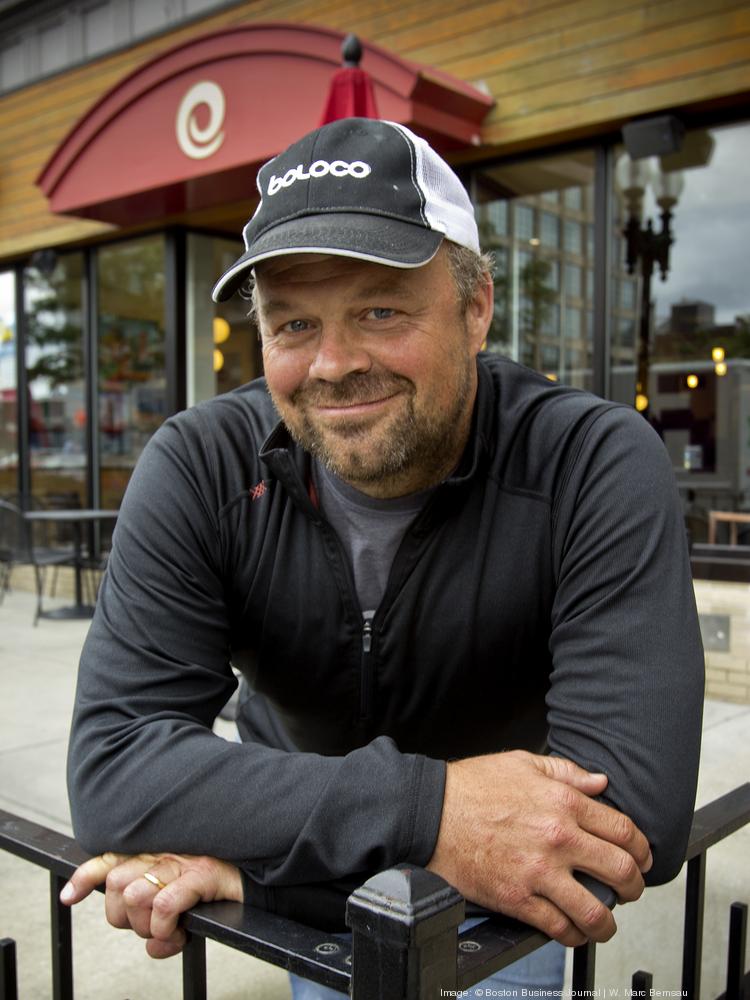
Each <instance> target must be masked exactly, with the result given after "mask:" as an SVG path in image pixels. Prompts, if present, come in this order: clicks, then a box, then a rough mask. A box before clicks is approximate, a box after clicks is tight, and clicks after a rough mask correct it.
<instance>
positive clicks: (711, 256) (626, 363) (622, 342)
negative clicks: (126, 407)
mask: <svg viewBox="0 0 750 1000" xmlns="http://www.w3.org/2000/svg"><path fill="white" fill-rule="evenodd" d="M748 158H750V126H748V125H739V126H731V127H726V128H717V129H711V130H708V131H707V130H696V131H694V132H688V133H687V135H686V137H685V142H684V144H683V147H682V149H681V150H680V151H679V152H677V153H674V154H671V155H670V156H667V157H662V158H661V159H660V160H657V159H654V160H653V161H649V162H648V163H647V164H646V169H645V170H642V171H641V172H642V173H643V174H644V175H645V174H646V173H647V174H648V176H646V177H645V180H646V181H647V183H644V177H640V178H636V181H638V183H632V184H630V186H631V187H634V188H638V189H640V190H637V191H634V192H633V194H632V195H631V197H634V196H636V195H637V196H638V197H639V198H640V199H641V209H642V211H641V218H642V225H644V226H645V224H646V220H647V219H649V218H650V219H652V220H653V224H654V227H655V228H656V229H657V230H658V229H659V226H660V223H659V221H658V219H659V214H660V205H659V202H661V204H662V206H663V205H664V203H665V202H667V203H668V204H669V207H670V210H671V212H672V218H671V229H672V237H673V242H672V245H671V246H670V247H669V259H668V273H667V276H666V280H664V281H662V280H659V278H658V277H657V275H656V273H655V274H654V280H653V282H652V284H651V288H650V295H648V294H644V287H643V277H642V273H643V272H642V261H640V260H639V262H638V266H637V267H636V269H635V274H634V278H633V279H629V280H628V279H625V280H624V281H623V282H622V284H621V286H620V295H619V298H618V299H617V300H615V303H614V308H615V311H616V319H615V322H614V323H613V329H614V330H615V332H616V340H615V341H614V343H613V347H612V364H613V369H612V393H613V395H614V397H615V398H616V399H620V400H622V401H623V402H628V403H631V404H632V402H633V399H634V397H635V395H636V382H637V381H638V378H639V374H638V368H639V358H640V359H641V361H642V359H643V357H644V356H645V357H646V359H647V367H646V369H645V378H643V379H642V387H641V388H642V394H643V396H644V397H645V399H646V400H647V411H646V412H647V414H648V419H649V420H650V422H651V423H652V424H653V425H654V427H655V428H656V429H657V431H658V432H659V433H660V435H661V437H662V438H663V440H664V444H665V446H666V448H667V451H668V452H669V455H670V456H671V459H672V465H673V467H674V469H675V473H676V475H677V479H678V483H679V485H680V487H681V492H682V496H683V500H684V504H685V510H686V515H687V518H688V526H689V528H690V531H691V536H692V538H693V541H705V540H706V537H707V519H708V511H709V510H750V282H748V264H747V245H748V240H749V239H750V203H749V202H748V199H747V177H746V164H747V162H748ZM677 174H679V175H681V178H682V181H683V184H684V186H683V187H682V190H680V183H679V178H678V183H677V184H675V176H676V175H677ZM620 186H621V189H622V187H623V184H622V179H621V185H620ZM628 194H629V192H627V191H626V192H625V195H624V196H623V197H617V198H616V200H615V203H614V204H615V225H616V227H617V229H618V230H619V231H622V230H624V229H625V226H626V223H627V218H628V208H629V205H628V201H627V195H628ZM675 196H678V200H677V201H676V202H675V201H674V198H675ZM670 203H671V204H670ZM621 252H622V256H621V257H620V266H622V263H623V262H624V259H625V253H626V249H625V241H624V240H623V241H622V251H621ZM657 264H658V262H657ZM644 342H645V343H644ZM721 351H723V352H724V357H723V358H721V359H720V360H719V361H717V360H716V359H715V358H716V357H719V354H720V352H721ZM724 366H726V367H724ZM720 540H721V539H720ZM740 540H741V541H742V540H743V539H742V538H741V539H740ZM744 541H745V542H746V543H750V537H745V539H744Z"/></svg>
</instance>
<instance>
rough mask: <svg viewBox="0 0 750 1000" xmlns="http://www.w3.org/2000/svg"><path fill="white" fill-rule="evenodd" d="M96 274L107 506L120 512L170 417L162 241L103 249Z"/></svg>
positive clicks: (103, 497) (103, 485)
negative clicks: (143, 457)
mask: <svg viewBox="0 0 750 1000" xmlns="http://www.w3.org/2000/svg"><path fill="white" fill-rule="evenodd" d="M97 272H98V281H99V345H98V368H99V371H98V384H99V454H100V468H101V503H102V506H103V507H118V506H119V505H120V501H121V500H122V496H123V493H124V492H125V487H126V486H127V483H128V480H129V478H130V473H131V472H132V470H133V467H134V466H135V463H136V461H137V459H138V456H139V455H140V454H141V452H142V451H143V448H144V446H145V444H146V442H147V441H148V439H149V438H150V437H151V435H152V434H153V433H154V431H155V430H156V429H157V428H158V427H159V425H160V424H161V423H162V421H163V420H164V418H165V416H166V398H167V397H166V371H165V357H164V240H163V238H162V237H161V236H150V237H147V238H145V239H137V240H128V241H127V242H123V243H118V244H115V245H113V246H108V247H103V248H102V249H100V250H99V252H98V254H97Z"/></svg>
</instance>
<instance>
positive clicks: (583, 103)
mask: <svg viewBox="0 0 750 1000" xmlns="http://www.w3.org/2000/svg"><path fill="white" fill-rule="evenodd" d="M254 21H290V22H294V23H309V24H319V25H324V26H327V27H331V28H336V29H338V30H341V31H356V32H357V33H359V34H360V35H361V37H362V38H364V39H366V40H368V41H371V42H374V43H377V44H378V45H382V46H383V47H385V48H387V49H389V50H391V51H393V52H394V53H396V54H397V55H400V56H403V57H405V58H408V59H413V60H415V61H417V62H421V63H427V64H430V65H434V66H437V67H439V68H441V69H444V70H447V71H448V72H450V73H453V74H454V75H456V76H458V77H460V78H462V79H464V80H467V81H469V82H472V83H479V82H481V83H482V84H483V85H484V86H487V87H488V88H489V89H490V92H491V93H492V94H493V96H494V97H495V99H496V101H497V104H496V106H495V108H494V109H493V110H492V111H491V113H490V115H489V116H488V118H487V120H486V123H485V128H484V130H483V137H484V140H485V145H484V146H483V147H482V149H481V150H480V151H479V155H493V156H494V155H503V153H504V152H510V151H517V150H519V149H524V148H532V147H536V146H540V145H543V144H549V143H552V142H559V141H565V140H567V139H570V138H575V137H578V136H583V135H594V134H596V132H598V131H602V130H608V129H611V128H613V127H617V126H619V125H620V124H621V123H622V122H623V121H625V120H627V119H628V118H631V117H633V116H636V115H643V114H648V113H652V112H658V111H660V110H663V109H672V108H679V107H680V106H689V105H700V104H703V103H705V102H706V101H711V100H717V99H722V98H727V97H731V96H737V95H750V4H748V3H747V2H746V0H708V2H707V0H481V2H480V0H464V2H463V3H461V4H460V5H458V4H456V3H455V2H454V0H421V2H420V0H370V2H366V0H365V2H360V3H356V2H341V0H253V2H247V3H244V4H242V3H240V4H237V5H236V6H234V7H232V8H231V9H229V10H225V11H222V12H221V13H219V14H216V15H214V16H212V17H208V18H206V19H204V20H203V21H200V22H196V23H193V24H191V25H188V26H187V27H184V28H182V29H180V30H178V31H175V32H172V33H171V34H169V35H165V36H161V37H159V38H155V39H151V40H150V41H148V42H144V43H142V44H140V45H137V46H134V47H133V48H131V49H128V50H125V51H122V52H117V53H115V54H113V55H111V56H107V57H105V58H102V59H99V60H96V61H95V62H92V63H89V64H87V65H85V66H81V67H78V68H77V69H74V70H71V71H69V72H67V73H65V74H61V75H60V76H59V77H56V78H53V79H51V80H47V81H44V82H42V83H39V84H35V85H33V86H31V87H27V88H25V89H23V90H21V91H18V92H16V93H12V94H9V95H7V96H6V97H4V98H0V135H1V136H2V139H3V143H2V150H3V152H2V154H0V259H8V258H11V257H14V256H18V255H21V254H23V253H26V252H29V251H31V250H33V249H35V248H37V247H40V246H50V245H56V244H62V243H66V242H71V241H74V240H84V239H88V238H91V237H94V236H97V235H101V234H104V233H107V232H108V231H109V230H110V228H111V227H108V226H105V225H102V224H99V223H94V222H90V221H82V220H76V219H73V218H69V217H68V218H66V217H56V216H53V215H51V214H50V213H49V212H48V210H47V205H46V200H45V199H44V197H43V196H42V194H41V193H40V192H39V191H38V189H37V188H36V187H35V185H34V178H35V177H36V176H37V174H38V173H39V171H40V170H41V168H42V166H43V165H44V163H45V161H46V160H47V158H48V157H49V155H50V154H51V152H52V151H53V150H54V148H55V147H56V145H57V144H58V143H59V142H60V141H61V140H62V138H63V137H64V136H65V134H66V133H67V132H68V130H69V129H70V128H71V127H72V126H73V124H74V123H75V122H76V120H77V119H78V118H79V117H80V116H81V115H83V114H84V113H85V112H86V111H87V110H88V108H89V107H90V106H91V105H92V104H93V103H94V102H95V101H96V100H98V98H99V97H101V96H102V95H103V94H104V93H105V92H106V91H107V90H108V89H109V88H110V87H112V86H114V85H115V84H116V83H117V82H118V81H120V80H121V79H122V78H123V77H124V76H126V75H127V74H128V73H131V72H132V71H133V70H135V69H137V68H138V67H139V66H140V65H142V64H143V63H144V62H145V61H147V60H149V59H151V58H153V57H154V56H156V55H158V54H159V53H161V52H164V51H166V50H167V49H169V48H171V47H173V46H174V45H177V44H180V43H181V42H184V41H187V40H189V39H190V38H193V37H195V36H197V35H200V34H203V33H205V32H208V31H213V30H216V29H219V28H222V27H225V26H229V25H232V24H240V23H248V22H254ZM258 96H259V97H260V98H261V99H264V95H258ZM323 96H324V95H321V104H322V101H323ZM249 99H252V95H249ZM470 155H471V156H472V157H474V156H476V155H477V151H472V152H471V154H470ZM226 214H227V216H228V217H230V216H231V215H232V212H231V211H229V212H227V213H226Z"/></svg>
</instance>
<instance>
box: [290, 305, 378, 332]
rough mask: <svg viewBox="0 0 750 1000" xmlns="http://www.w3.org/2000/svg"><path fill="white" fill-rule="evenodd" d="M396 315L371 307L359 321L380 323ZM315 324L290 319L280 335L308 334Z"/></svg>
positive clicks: (305, 320)
mask: <svg viewBox="0 0 750 1000" xmlns="http://www.w3.org/2000/svg"><path fill="white" fill-rule="evenodd" d="M395 315H396V310H395V309H389V308H387V307H385V306H373V307H372V308H371V309H367V310H366V311H365V312H364V313H362V315H361V319H360V321H361V322H362V321H363V322H365V323H367V322H370V323H372V322H373V321H375V322H382V321H384V320H389V319H393V317H394V316H395ZM315 326H316V323H315V322H314V321H313V320H307V319H291V320H289V322H287V323H284V325H283V326H282V327H281V332H282V333H297V334H300V333H308V332H309V331H310V330H312V329H314V328H315Z"/></svg>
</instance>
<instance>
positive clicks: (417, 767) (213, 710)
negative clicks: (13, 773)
mask: <svg viewBox="0 0 750 1000" xmlns="http://www.w3.org/2000/svg"><path fill="white" fill-rule="evenodd" d="M196 426H197V421H196V419H195V418H194V417H190V418H189V419H188V420H180V419H179V418H178V419H176V420H170V421H168V422H167V423H166V424H165V425H164V426H163V427H162V428H161V429H160V431H159V432H158V433H157V434H156V435H155V436H154V438H152V440H151V442H150V443H149V445H148V446H147V448H146V449H145V451H144V453H143V455H142V457H141V459H140V461H139V463H138V466H137V468H136V470H135V472H134V474H133V476H132V479H131V482H130V484H129V487H128V490H127V492H126V496H125V498H124V501H123V505H122V509H121V512H120V516H119V518H118V522H117V526H116V529H115V533H114V539H113V550H112V553H111V557H110V559H109V564H108V568H107V572H106V574H105V579H104V581H103V583H102V588H101V593H100V597H99V601H98V604H97V609H96V614H95V616H94V620H93V622H92V626H91V630H90V632H89V635H88V637H87V640H86V643H85V646H84V649H83V653H82V657H81V662H80V669H79V678H78V687H77V693H76V701H75V709H74V717H73V723H72V731H71V738H70V747H69V758H68V787H69V794H70V802H71V810H72V817H73V826H74V830H75V834H76V837H77V838H78V839H79V841H80V842H81V844H82V845H83V847H84V848H86V849H87V850H89V851H91V852H94V853H101V852H103V851H106V850H114V851H122V852H126V853H134V852H142V851H151V852H158V851H175V852H185V853H193V854H208V855H213V856H216V857H220V858H225V859H227V860H230V861H232V862H235V863H237V864H238V865H240V866H241V867H243V868H244V869H245V870H246V871H247V872H248V873H249V874H250V875H251V876H252V878H253V879H254V880H256V881H257V882H258V883H261V884H270V883H276V884H294V883H297V882H324V881H326V880H329V879H336V878H339V877H342V876H345V875H348V874H351V873H353V872H359V871H370V870H378V869H381V868H386V867H389V866H390V865H391V864H393V863H395V862H398V861H403V860H410V861H412V862H413V863H415V864H423V863H426V862H427V860H428V859H429V857H430V854H431V851H432V847H433V844H434V840H435V838H436V835H437V827H438V824H439V821H440V811H439V803H441V802H442V788H443V782H444V765H443V764H442V763H441V762H438V761H434V760H430V759H428V758H425V757H422V756H419V755H413V754H412V755H409V754H401V753H399V752H398V750H397V748H396V746H395V744H394V743H393V742H392V741H391V740H389V739H387V738H380V739H377V740H375V741H373V742H372V743H370V744H368V745H367V746H364V747H362V748H360V749H357V750H355V751H353V752H351V753H349V754H347V755H346V756H343V757H324V756H319V755H316V754H310V753H287V752H284V751H281V750H278V749H274V748H269V747H265V746H262V745H260V744H257V743H233V742H229V741H226V740H224V739H221V738H219V737H218V736H216V735H215V734H214V733H213V732H212V731H211V726H212V723H213V720H214V718H215V716H216V714H217V712H218V711H219V709H220V708H221V706H222V705H223V704H224V703H225V701H226V700H227V698H228V697H229V695H230V694H231V692H232V690H233V688H234V686H235V680H234V677H233V674H232V671H231V669H230V620H229V619H230V613H229V611H228V604H229V602H230V600H231V585H230V581H228V580H227V579H225V575H226V574H225V573H224V571H223V568H222V566H223V561H224V560H226V559H227V558H228V557H226V551H227V546H231V540H227V539H223V538H222V537H221V525H220V520H219V516H218V512H217V504H218V501H217V500H216V497H215V494H216V492H217V488H216V485H215V481H216V476H215V475H214V473H213V471H212V459H211V449H210V448H208V447H206V445H205V444H204V442H203V440H202V434H201V433H199V432H198V431H197V430H196ZM435 803H437V804H438V806H437V807H436V806H435Z"/></svg>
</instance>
